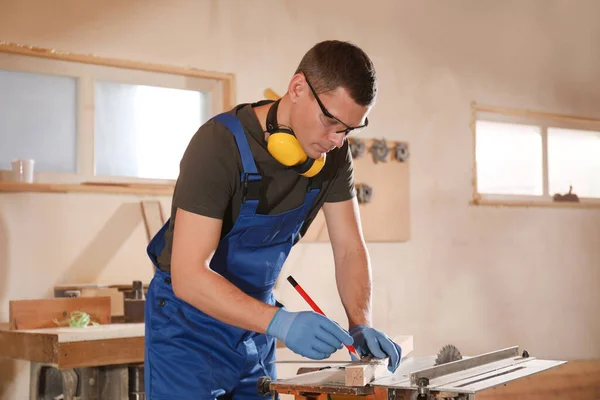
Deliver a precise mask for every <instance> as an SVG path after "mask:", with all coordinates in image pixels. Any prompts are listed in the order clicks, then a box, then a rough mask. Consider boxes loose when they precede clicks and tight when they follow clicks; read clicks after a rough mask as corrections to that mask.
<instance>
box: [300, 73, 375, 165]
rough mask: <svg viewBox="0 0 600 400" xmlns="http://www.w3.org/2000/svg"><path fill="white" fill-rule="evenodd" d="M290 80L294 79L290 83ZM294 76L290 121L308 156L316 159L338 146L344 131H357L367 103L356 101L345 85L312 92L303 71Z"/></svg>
mask: <svg viewBox="0 0 600 400" xmlns="http://www.w3.org/2000/svg"><path fill="white" fill-rule="evenodd" d="M294 80H297V81H296V82H295V83H294ZM294 80H293V81H292V82H293V83H294V84H296V85H298V87H296V88H295V90H296V92H295V93H294V94H295V95H297V96H296V98H295V100H296V101H295V103H294V104H293V106H292V109H291V114H290V125H291V127H292V129H293V130H294V133H295V134H296V138H297V139H298V142H299V143H300V145H301V146H302V148H303V149H304V151H305V152H306V154H307V155H308V156H309V157H310V158H314V159H319V158H321V157H322V156H323V154H324V153H327V152H329V151H331V150H333V149H334V148H336V147H341V146H342V144H343V143H344V140H345V138H346V136H347V135H348V133H350V132H351V133H354V132H355V131H359V130H360V129H361V128H362V127H364V126H365V125H366V124H365V121H366V117H367V114H368V112H369V107H364V106H361V105H358V104H356V103H355V102H354V100H352V98H351V97H350V95H349V94H348V92H347V91H346V89H344V88H342V87H338V88H337V89H335V90H333V91H330V92H327V93H321V94H318V95H316V96H315V93H314V90H313V89H312V86H311V84H310V81H308V80H307V79H306V78H305V77H304V75H302V74H299V75H297V76H296V77H295V78H294ZM319 102H320V103H321V104H319ZM353 127H357V128H358V129H352V128H353Z"/></svg>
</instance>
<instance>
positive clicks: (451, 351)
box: [434, 344, 462, 365]
mask: <svg viewBox="0 0 600 400" xmlns="http://www.w3.org/2000/svg"><path fill="white" fill-rule="evenodd" d="M457 360H462V354H460V351H458V349H457V348H456V346H454V345H453V344H447V345H445V346H444V347H442V349H441V350H440V352H439V353H438V355H437V357H436V359H435V364H434V365H441V364H446V363H449V362H452V361H457Z"/></svg>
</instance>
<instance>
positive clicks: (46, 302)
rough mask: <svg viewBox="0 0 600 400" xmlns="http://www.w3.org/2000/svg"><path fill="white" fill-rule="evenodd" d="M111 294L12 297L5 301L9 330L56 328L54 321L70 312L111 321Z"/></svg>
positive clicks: (60, 319)
mask: <svg viewBox="0 0 600 400" xmlns="http://www.w3.org/2000/svg"><path fill="white" fill-rule="evenodd" d="M110 304H111V300H110V297H73V298H53V299H38V300H11V301H9V303H8V310H9V311H8V316H9V327H10V329H13V330H16V329H39V328H55V327H56V326H57V325H56V323H55V322H54V320H55V319H56V320H57V321H63V320H65V319H67V318H69V317H70V316H71V313H72V312H73V311H82V312H86V313H88V314H89V315H90V319H91V320H92V321H93V322H97V323H99V324H109V323H110V322H111V307H110Z"/></svg>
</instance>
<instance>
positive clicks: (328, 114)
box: [303, 73, 369, 135]
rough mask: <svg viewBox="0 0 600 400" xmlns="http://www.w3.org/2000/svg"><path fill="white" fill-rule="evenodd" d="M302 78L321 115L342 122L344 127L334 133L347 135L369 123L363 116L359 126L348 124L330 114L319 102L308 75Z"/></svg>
mask: <svg viewBox="0 0 600 400" xmlns="http://www.w3.org/2000/svg"><path fill="white" fill-rule="evenodd" d="M303 75H304V79H306V83H308V87H309V88H310V91H311V92H312V94H313V96H315V99H316V100H317V104H319V107H320V108H321V112H322V113H323V115H325V116H326V117H327V118H330V119H333V120H335V121H337V122H339V123H340V124H342V125H343V126H344V129H342V130H339V131H335V132H336V133H343V134H345V135H348V134H349V133H350V132H351V131H354V130H357V129H362V128H364V127H366V126H368V125H369V118H365V123H364V124H363V125H359V126H350V125H348V124H346V123H344V122H342V121H340V119H339V118H337V117H335V116H334V115H332V114H331V113H330V112H329V111H328V110H327V109H326V108H325V106H324V105H323V103H322V102H321V99H320V98H319V96H318V95H317V92H316V91H315V89H314V88H313V87H312V85H311V84H310V81H309V80H308V77H307V76H306V74H304V73H303Z"/></svg>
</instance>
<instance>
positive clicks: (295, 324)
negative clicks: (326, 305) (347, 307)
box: [267, 308, 352, 360]
mask: <svg viewBox="0 0 600 400" xmlns="http://www.w3.org/2000/svg"><path fill="white" fill-rule="evenodd" d="M267 334H268V335H271V336H275V337H276V338H277V339H279V340H281V341H282V342H283V343H284V344H285V345H286V346H287V347H288V348H289V349H290V350H292V351H293V352H294V353H297V354H300V355H301V356H304V357H308V358H311V359H313V360H322V359H325V358H329V356H331V354H332V353H334V352H335V351H337V350H338V349H341V348H342V347H343V345H344V344H346V345H351V344H352V336H350V335H349V334H348V332H346V331H345V330H343V329H342V328H341V327H340V326H339V325H338V324H336V323H335V322H333V321H332V320H330V319H329V318H327V317H325V316H323V315H321V314H317V313H316V312H313V311H301V312H289V311H286V310H285V309H283V308H280V309H279V310H278V311H277V312H276V313H275V316H273V319H272V320H271V323H270V324H269V327H268V328H267Z"/></svg>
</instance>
